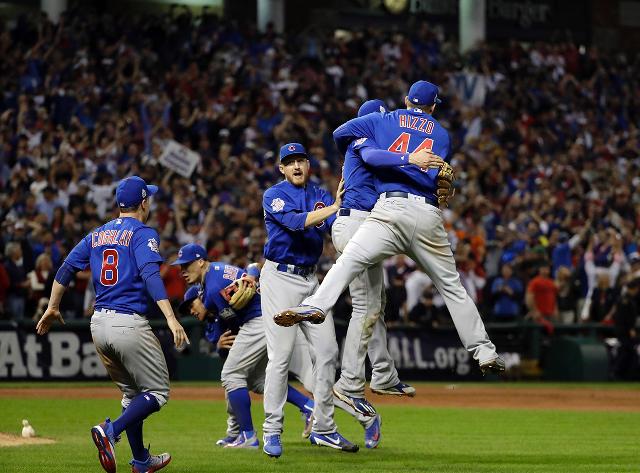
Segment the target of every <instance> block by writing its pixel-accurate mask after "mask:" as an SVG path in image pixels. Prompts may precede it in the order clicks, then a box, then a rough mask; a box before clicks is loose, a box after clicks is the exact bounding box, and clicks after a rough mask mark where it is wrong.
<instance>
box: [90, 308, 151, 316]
mask: <svg viewBox="0 0 640 473" xmlns="http://www.w3.org/2000/svg"><path fill="white" fill-rule="evenodd" d="M93 311H94V312H102V313H106V314H126V315H140V314H138V313H137V312H134V311H132V310H119V309H107V308H105V307H95V308H94V309H93Z"/></svg>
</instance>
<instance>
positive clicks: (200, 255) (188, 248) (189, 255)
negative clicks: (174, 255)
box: [171, 243, 207, 266]
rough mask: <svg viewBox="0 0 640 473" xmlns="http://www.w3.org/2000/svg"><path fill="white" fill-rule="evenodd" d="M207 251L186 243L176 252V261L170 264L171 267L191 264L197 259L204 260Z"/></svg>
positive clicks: (196, 245)
mask: <svg viewBox="0 0 640 473" xmlns="http://www.w3.org/2000/svg"><path fill="white" fill-rule="evenodd" d="M206 258H207V251H206V250H205V249H204V248H203V247H201V246H200V245H198V244H196V243H188V244H186V245H184V246H183V247H182V248H180V251H178V259H177V260H175V261H174V262H173V263H171V266H177V265H179V264H185V263H191V262H192V261H195V260H197V259H206Z"/></svg>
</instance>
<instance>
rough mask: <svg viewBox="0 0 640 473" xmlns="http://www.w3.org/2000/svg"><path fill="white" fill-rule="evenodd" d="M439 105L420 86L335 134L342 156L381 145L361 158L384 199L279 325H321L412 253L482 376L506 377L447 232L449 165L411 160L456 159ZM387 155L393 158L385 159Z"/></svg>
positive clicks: (433, 93)
mask: <svg viewBox="0 0 640 473" xmlns="http://www.w3.org/2000/svg"><path fill="white" fill-rule="evenodd" d="M438 103H440V99H439V98H438V87H437V86H435V85H434V84H432V83H430V82H427V81H423V80H422V81H418V82H416V83H414V84H413V85H412V86H411V88H410V89H409V93H408V95H407V96H406V97H405V105H406V109H404V110H395V111H393V112H390V113H371V114H369V115H366V116H363V117H358V118H354V119H352V120H350V121H348V122H347V123H345V124H343V125H341V126H340V127H338V128H337V129H336V130H335V131H334V133H333V137H334V140H335V142H336V144H337V146H338V149H339V150H340V151H341V152H342V153H344V152H345V151H346V150H347V147H348V146H349V144H350V143H351V142H354V143H356V144H357V145H358V146H361V147H362V146H364V145H365V144H366V143H367V142H370V141H372V142H373V143H375V147H372V148H367V149H362V150H361V151H360V156H361V157H362V159H363V160H364V162H365V163H367V164H368V165H370V166H372V169H375V170H376V172H375V176H376V191H377V192H378V193H379V195H380V196H379V199H378V201H377V202H376V205H375V207H374V208H373V210H372V212H371V215H370V216H368V217H367V218H366V220H365V221H364V223H362V224H361V225H360V227H359V228H358V230H357V231H356V233H355V234H354V235H353V237H352V238H351V239H350V240H349V243H348V244H347V245H346V247H345V248H344V251H343V253H342V255H341V256H340V257H339V258H338V260H337V261H336V264H335V265H333V267H332V268H331V269H330V270H329V272H328V273H327V276H326V277H325V279H324V280H323V281H322V285H321V286H320V288H319V289H318V291H317V292H316V293H315V294H314V295H313V296H311V297H308V298H307V299H305V300H304V301H303V302H302V305H301V306H298V307H292V308H290V309H288V310H284V311H281V312H280V313H278V314H276V316H275V317H274V319H275V321H276V323H277V324H280V325H291V324H292V323H297V322H299V321H304V320H319V319H322V318H323V317H324V314H326V313H327V311H328V310H330V309H331V308H332V307H333V305H334V304H335V303H336V301H337V300H338V297H340V294H341V293H342V291H344V290H345V289H346V287H347V286H348V285H349V283H350V282H351V281H353V279H354V278H355V277H356V276H357V275H358V274H360V273H362V271H364V270H366V269H368V268H369V267H371V266H373V265H375V264H377V263H379V262H380V261H382V260H384V259H385V258H388V257H390V256H393V255H396V254H406V255H407V256H409V257H410V258H412V259H413V260H414V261H415V262H416V263H417V265H418V267H419V268H420V269H421V270H422V271H424V272H425V273H426V274H427V275H428V276H429V277H430V278H431V280H432V281H433V283H434V285H435V287H436V288H437V289H438V292H439V293H440V294H441V295H442V297H443V298H444V300H445V303H446V305H447V308H448V309H449V313H450V314H451V317H452V319H453V322H454V324H455V327H456V330H457V331H458V335H459V336H460V339H461V341H462V343H463V345H464V346H465V348H466V349H467V350H468V351H469V352H470V353H471V354H472V355H473V358H474V359H475V360H477V361H478V363H479V366H480V369H481V370H482V372H483V373H484V372H486V371H504V360H503V359H502V358H501V357H500V356H498V354H497V352H496V347H495V345H494V344H493V343H492V342H491V340H490V339H489V335H488V334H487V332H486V330H485V327H484V323H483V322H482V319H481V318H480V314H479V313H478V309H477V308H476V305H475V304H474V303H473V300H472V299H471V298H470V297H469V294H467V291H466V290H465V288H464V286H463V285H462V283H461V282H460V276H459V274H458V271H457V270H456V263H455V260H454V258H453V252H452V251H451V245H450V243H449V240H448V239H447V232H446V231H445V229H444V223H443V219H442V211H441V210H440V208H439V204H441V203H445V202H446V199H447V198H448V195H449V191H448V190H447V191H446V192H445V195H442V196H441V195H440V192H439V187H440V182H439V181H441V180H443V179H442V176H441V175H444V176H448V177H451V170H450V166H449V165H448V164H446V165H445V164H443V165H441V166H438V169H430V168H429V167H428V166H427V167H423V166H416V165H413V164H410V160H411V155H412V154H414V153H416V152H418V151H421V150H427V151H430V152H433V153H434V154H436V155H438V156H442V157H444V159H445V161H448V160H449V159H450V157H449V154H450V151H451V143H450V140H449V134H448V133H447V131H446V130H445V128H444V127H443V126H442V125H440V123H439V122H438V121H437V120H436V119H435V118H434V117H433V112H434V110H435V108H436V105H437V104H438ZM377 147H379V148H380V149H376V148H377ZM387 151H393V153H387ZM381 154H385V155H386V158H384V159H380V157H381ZM380 168H383V169H380Z"/></svg>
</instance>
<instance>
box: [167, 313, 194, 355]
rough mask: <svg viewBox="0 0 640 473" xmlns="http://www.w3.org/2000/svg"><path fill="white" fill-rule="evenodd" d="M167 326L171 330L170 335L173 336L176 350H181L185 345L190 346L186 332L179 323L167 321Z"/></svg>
mask: <svg viewBox="0 0 640 473" xmlns="http://www.w3.org/2000/svg"><path fill="white" fill-rule="evenodd" d="M167 324H168V325H169V330H171V333H172V334H173V343H174V345H175V346H176V348H182V346H183V345H184V344H185V343H186V344H187V345H190V344H191V342H190V341H189V337H187V332H185V331H184V328H182V325H180V322H178V321H177V320H176V319H169V320H167Z"/></svg>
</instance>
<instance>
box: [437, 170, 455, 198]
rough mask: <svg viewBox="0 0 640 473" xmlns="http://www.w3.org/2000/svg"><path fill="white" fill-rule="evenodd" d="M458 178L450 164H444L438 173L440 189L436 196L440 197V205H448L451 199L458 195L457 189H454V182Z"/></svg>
mask: <svg viewBox="0 0 640 473" xmlns="http://www.w3.org/2000/svg"><path fill="white" fill-rule="evenodd" d="M455 179H456V177H455V175H454V173H453V168H452V167H451V165H450V164H449V163H442V166H440V171H439V172H438V187H437V190H436V195H437V196H438V204H439V205H445V206H446V205H447V204H448V203H449V199H450V198H451V197H453V196H454V195H455V193H456V189H455V187H453V181H455Z"/></svg>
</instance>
